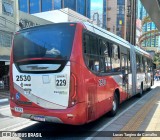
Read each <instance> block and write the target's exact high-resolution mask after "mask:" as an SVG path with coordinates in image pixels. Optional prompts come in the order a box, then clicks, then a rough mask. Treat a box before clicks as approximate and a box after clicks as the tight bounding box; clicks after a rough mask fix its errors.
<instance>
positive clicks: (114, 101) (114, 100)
mask: <svg viewBox="0 0 160 140" xmlns="http://www.w3.org/2000/svg"><path fill="white" fill-rule="evenodd" d="M112 104H113V105H112V110H111V111H110V112H109V115H110V116H111V117H113V116H115V115H116V113H117V111H118V97H117V94H114V98H113V102H112Z"/></svg>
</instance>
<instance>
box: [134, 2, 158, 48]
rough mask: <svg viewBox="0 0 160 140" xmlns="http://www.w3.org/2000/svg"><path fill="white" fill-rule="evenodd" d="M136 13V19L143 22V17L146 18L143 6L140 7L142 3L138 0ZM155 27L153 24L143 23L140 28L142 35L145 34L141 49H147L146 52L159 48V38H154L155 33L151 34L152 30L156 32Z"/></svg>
mask: <svg viewBox="0 0 160 140" xmlns="http://www.w3.org/2000/svg"><path fill="white" fill-rule="evenodd" d="M137 7H138V12H137V18H138V19H140V20H142V22H143V20H144V18H145V17H147V16H148V14H147V12H146V10H145V8H144V6H143V5H142V3H141V2H140V0H138V5H137ZM156 29H157V28H156V25H155V24H154V23H153V22H145V23H144V24H143V26H142V35H143V34H146V35H145V36H144V39H143V42H142V44H141V46H142V47H144V48H147V50H148V49H149V50H150V49H152V48H153V50H155V49H154V48H155V47H156V48H157V47H159V44H160V43H159V40H160V36H156V35H154V34H156V32H151V31H153V30H156ZM145 38H146V39H145Z"/></svg>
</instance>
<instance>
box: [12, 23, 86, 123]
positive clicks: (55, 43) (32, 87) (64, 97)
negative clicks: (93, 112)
mask: <svg viewBox="0 0 160 140" xmlns="http://www.w3.org/2000/svg"><path fill="white" fill-rule="evenodd" d="M77 32H80V30H79V29H78V26H77V24H76V23H63V24H53V25H45V26H39V27H34V28H30V29H26V30H22V31H20V32H17V33H16V34H15V36H14V40H13V47H12V54H11V66H10V86H11V88H10V107H11V112H12V115H13V116H17V117H24V118H29V119H32V120H36V121H47V122H56V123H65V124H84V123H85V122H86V115H85V110H84V108H85V103H84V98H83V96H82V98H79V99H77V93H76V91H77V81H78V80H80V77H79V79H78V78H77V75H75V74H74V71H72V70H71V69H72V67H74V68H73V69H79V65H78V64H76V63H74V62H72V61H70V57H71V56H72V53H71V52H72V46H73V45H74V44H75V43H74V42H75V41H77V40H76V39H75V36H77V34H79V35H80V33H77ZM77 79H78V80H77ZM78 82H79V83H81V81H78Z"/></svg>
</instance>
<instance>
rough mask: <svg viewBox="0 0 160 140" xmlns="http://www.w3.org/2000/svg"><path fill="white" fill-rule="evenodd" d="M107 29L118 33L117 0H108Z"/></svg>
mask: <svg viewBox="0 0 160 140" xmlns="http://www.w3.org/2000/svg"><path fill="white" fill-rule="evenodd" d="M107 30H108V31H110V32H112V33H114V34H116V33H117V0H107Z"/></svg>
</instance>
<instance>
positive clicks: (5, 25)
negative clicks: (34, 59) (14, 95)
mask: <svg viewBox="0 0 160 140" xmlns="http://www.w3.org/2000/svg"><path fill="white" fill-rule="evenodd" d="M17 9H18V7H17V4H16V2H15V1H14V0H1V1H0V81H1V84H4V85H7V86H9V83H8V74H9V60H10V51H11V43H12V37H13V34H14V32H15V30H16V29H17V27H18V25H17V19H16V17H17V15H18V13H17Z"/></svg>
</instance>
